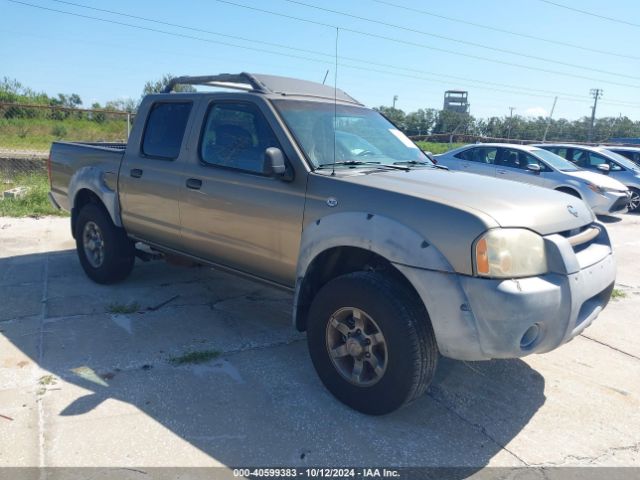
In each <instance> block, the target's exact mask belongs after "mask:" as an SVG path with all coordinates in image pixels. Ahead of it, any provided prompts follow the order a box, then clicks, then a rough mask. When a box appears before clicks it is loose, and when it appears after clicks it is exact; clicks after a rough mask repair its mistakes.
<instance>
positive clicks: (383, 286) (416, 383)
mask: <svg viewBox="0 0 640 480" xmlns="http://www.w3.org/2000/svg"><path fill="white" fill-rule="evenodd" d="M414 296H415V295H412V294H411V293H410V292H408V291H407V290H406V288H405V287H403V286H402V285H401V284H400V283H399V282H396V281H394V280H392V279H389V278H387V277H385V276H383V275H381V274H378V273H373V272H355V273H351V274H348V275H343V276H340V277H338V278H335V279H334V280H331V281H330V282H329V283H327V284H326V285H325V286H324V287H322V289H321V290H320V291H319V292H318V294H317V295H316V297H315V298H314V300H313V303H312V305H311V309H310V311H309V322H308V328H307V342H308V345H309V352H310V355H311V359H312V361H313V365H314V367H315V369H316V371H317V372H318V375H319V376H320V379H321V380H322V382H323V383H324V385H325V386H326V387H327V389H328V390H329V391H330V392H331V393H332V394H333V395H334V396H335V397H337V398H338V399H339V400H340V401H342V402H343V403H345V404H347V405H348V406H350V407H351V408H354V409H355V410H358V411H360V412H362V413H366V414H370V415H383V414H386V413H389V412H392V411H394V410H396V409H397V408H399V407H401V406H403V405H405V404H407V403H410V402H411V401H413V400H414V399H416V398H417V397H419V396H420V395H422V393H424V391H425V390H426V388H427V386H428V385H429V384H430V383H431V380H432V379H433V374H434V372H435V369H436V364H437V359H438V348H437V345H436V341H435V335H434V334H433V329H432V327H431V323H430V321H429V317H428V315H427V312H426V309H425V308H424V306H423V305H422V303H421V302H419V301H418V299H416V298H414Z"/></svg>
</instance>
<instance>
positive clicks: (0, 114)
mask: <svg viewBox="0 0 640 480" xmlns="http://www.w3.org/2000/svg"><path fill="white" fill-rule="evenodd" d="M171 78H173V75H171V74H165V75H163V76H162V77H161V78H159V79H157V80H150V81H148V82H146V83H145V85H144V87H143V89H142V92H141V95H140V97H139V98H138V99H131V98H128V99H116V100H110V101H107V102H105V103H104V105H102V104H100V103H97V102H95V103H92V104H91V106H90V107H89V108H91V109H93V110H108V111H116V112H123V113H124V112H127V113H135V112H136V110H137V108H138V105H139V104H140V101H141V100H142V98H144V96H145V95H148V94H150V93H158V92H161V91H162V90H163V89H164V87H165V86H166V85H167V83H168V82H169V80H170V79H171ZM175 90H176V91H183V92H185V91H187V92H189V91H195V88H193V87H192V86H190V85H177V86H176V88H175ZM0 102H4V103H13V104H21V103H22V104H35V105H43V106H50V107H64V108H67V109H79V108H80V107H82V106H83V102H82V99H81V98H80V96H79V95H78V94H77V93H58V94H57V95H55V96H50V95H47V94H46V93H43V92H36V91H34V90H32V89H31V88H29V87H26V86H24V85H23V84H22V83H20V82H19V81H17V80H14V79H10V78H7V77H4V78H3V79H2V81H0ZM376 110H378V111H379V112H381V113H382V114H384V115H385V116H386V117H387V118H388V119H389V120H391V121H392V122H393V123H394V124H395V125H396V126H397V127H398V128H399V129H400V130H402V131H403V132H405V133H406V134H407V135H410V136H429V135H438V134H448V135H452V134H453V135H473V136H478V137H490V138H505V139H506V138H511V139H519V140H540V139H542V137H543V135H544V132H545V130H546V128H547V123H548V118H546V117H523V116H520V115H514V116H513V117H509V116H503V117H490V118H475V117H474V116H472V115H470V114H468V113H457V112H451V111H445V110H438V109H435V108H420V109H418V110H416V111H413V112H409V113H405V112H404V111H403V110H401V109H398V108H394V107H388V106H380V107H377V108H376ZM70 117H71V118H86V119H88V120H92V121H96V122H104V121H105V120H106V119H107V115H106V114H105V113H100V112H97V113H88V114H87V113H82V112H73V111H72V110H61V109H55V108H52V109H51V110H48V109H45V110H36V109H30V108H21V107H19V106H11V107H8V108H3V109H1V110H0V118H7V119H10V118H52V119H55V120H64V119H66V118H70ZM589 123H590V118H588V117H583V118H579V119H577V120H567V119H565V118H559V119H552V120H551V122H550V124H549V130H548V133H547V140H560V141H577V142H586V141H587V136H588V131H589ZM616 137H640V121H633V120H631V119H630V118H629V117H627V116H619V117H601V118H597V119H596V121H595V124H594V129H593V140H594V141H596V142H601V141H606V140H608V139H610V138H616Z"/></svg>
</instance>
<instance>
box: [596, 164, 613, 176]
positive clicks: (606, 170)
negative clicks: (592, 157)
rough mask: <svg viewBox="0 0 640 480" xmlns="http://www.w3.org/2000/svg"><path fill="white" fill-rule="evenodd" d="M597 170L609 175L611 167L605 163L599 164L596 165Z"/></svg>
mask: <svg viewBox="0 0 640 480" xmlns="http://www.w3.org/2000/svg"><path fill="white" fill-rule="evenodd" d="M598 170H601V171H602V172H603V173H605V174H606V173H609V171H610V170H611V167H610V166H609V165H608V164H607V163H601V164H600V165H598Z"/></svg>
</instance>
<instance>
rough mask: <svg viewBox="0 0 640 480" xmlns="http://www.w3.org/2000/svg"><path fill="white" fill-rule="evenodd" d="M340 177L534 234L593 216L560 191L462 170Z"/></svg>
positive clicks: (574, 224) (570, 226) (570, 225)
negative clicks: (442, 205)
mask: <svg viewBox="0 0 640 480" xmlns="http://www.w3.org/2000/svg"><path fill="white" fill-rule="evenodd" d="M343 180H345V181H348V182H352V183H356V184H360V185H365V186H368V187H371V188H376V189H379V190H384V191H388V192H394V193H399V194H403V195H409V196H413V197H416V198H420V199H424V200H429V201H431V202H436V203H441V204H445V205H448V206H451V207H455V208H460V209H463V210H466V211H469V212H473V211H475V212H481V213H484V214H485V215H488V216H489V217H491V218H493V219H494V220H495V222H496V223H497V224H498V225H499V226H501V227H522V228H528V229H530V230H533V231H535V232H537V233H539V234H540V235H548V234H551V233H557V232H562V231H565V230H571V229H574V228H578V227H581V226H583V225H586V224H589V223H591V222H592V221H594V220H595V217H594V215H593V213H592V211H591V209H590V208H589V207H588V206H587V205H586V204H585V203H584V202H583V201H582V200H580V199H578V198H574V197H571V196H569V195H567V194H565V193H561V192H556V191H554V190H551V189H547V188H542V187H537V186H533V185H528V184H524V183H520V182H512V181H509V180H502V179H497V178H491V177H486V176H483V175H474V174H471V173H465V172H457V171H450V170H442V169H431V168H415V169H412V170H410V171H408V172H404V171H384V172H381V171H375V172H370V173H369V172H367V173H365V174H356V175H345V176H344V177H343ZM443 227H444V228H446V225H444V226H443Z"/></svg>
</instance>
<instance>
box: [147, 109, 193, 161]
mask: <svg viewBox="0 0 640 480" xmlns="http://www.w3.org/2000/svg"><path fill="white" fill-rule="evenodd" d="M191 105H192V104H191V102H160V103H154V104H153V106H152V107H151V111H150V112H149V117H148V118H147V125H146V127H145V129H144V135H143V138H142V153H143V154H144V155H146V156H148V157H153V158H161V159H165V160H174V159H176V158H178V155H179V154H180V147H181V146H182V139H183V138H184V132H185V129H186V128H187V121H188V120H189V113H190V112H191Z"/></svg>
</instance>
